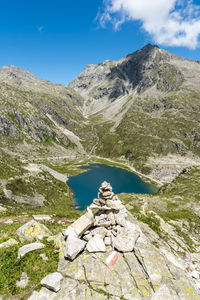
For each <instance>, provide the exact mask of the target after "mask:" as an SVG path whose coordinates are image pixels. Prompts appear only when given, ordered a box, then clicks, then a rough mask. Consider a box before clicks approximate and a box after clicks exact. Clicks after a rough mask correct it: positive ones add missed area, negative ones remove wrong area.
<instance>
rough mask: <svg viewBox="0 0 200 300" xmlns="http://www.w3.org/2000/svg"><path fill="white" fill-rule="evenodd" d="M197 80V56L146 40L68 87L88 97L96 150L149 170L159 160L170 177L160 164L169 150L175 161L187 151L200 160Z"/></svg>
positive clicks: (86, 106)
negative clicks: (189, 56) (184, 55)
mask: <svg viewBox="0 0 200 300" xmlns="http://www.w3.org/2000/svg"><path fill="white" fill-rule="evenodd" d="M199 81H200V63H199V62H198V61H192V60H187V59H184V58H182V57H178V56H176V55H174V54H172V53H169V52H167V51H164V50H162V49H160V48H158V47H157V46H152V45H147V46H146V47H144V48H142V49H141V50H139V51H136V52H134V53H132V54H130V55H128V56H126V57H125V58H122V59H121V60H119V61H105V62H103V63H101V64H98V65H89V66H86V68H85V69H84V70H83V72H82V73H81V74H80V75H79V77H78V78H76V79H75V80H73V81H72V82H71V83H70V85H69V86H70V87H72V88H73V89H74V90H75V91H76V92H78V93H79V94H81V95H82V96H83V97H84V99H85V100H84V104H83V114H85V115H86V116H88V118H89V120H91V121H92V122H93V123H95V124H96V127H97V128H96V130H97V132H98V134H99V137H100V138H99V144H98V146H97V148H96V153H97V154H98V155H100V156H102V155H104V156H108V157H114V158H117V157H125V158H126V159H128V160H129V161H131V163H132V164H134V165H135V167H136V168H137V169H140V170H142V171H143V172H149V173H150V172H151V171H152V169H154V168H155V165H156V164H157V166H158V170H157V173H158V176H160V177H161V176H163V180H165V177H166V181H167V177H168V171H167V170H166V174H162V172H163V169H164V166H163V165H162V167H160V168H159V165H160V162H161V161H163V158H164V157H167V156H168V155H169V154H175V156H174V158H175V160H176V163H175V161H174V162H172V163H174V164H177V160H178V159H177V157H178V158H179V159H180V160H181V157H183V156H184V157H187V159H188V163H189V165H192V164H195V161H198V163H199V159H198V157H199V155H200V139H199V136H200V127H199V114H198V112H199V109H200V87H199ZM103 123H104V129H105V130H103V128H102V127H103V126H101V125H102V124H103ZM160 156H161V159H160ZM171 159H172V157H171ZM187 159H186V160H187ZM165 161H166V160H165ZM153 164H154V166H153V168H152V165H153ZM180 164H181V165H182V163H181V162H180ZM186 165H187V164H186ZM174 171H175V173H176V170H173V172H174ZM152 174H154V175H155V169H154V172H153V173H152Z"/></svg>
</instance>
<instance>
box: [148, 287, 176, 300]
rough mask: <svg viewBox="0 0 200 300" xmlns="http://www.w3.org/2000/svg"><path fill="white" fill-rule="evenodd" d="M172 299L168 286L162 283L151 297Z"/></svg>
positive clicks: (156, 299)
mask: <svg viewBox="0 0 200 300" xmlns="http://www.w3.org/2000/svg"><path fill="white" fill-rule="evenodd" d="M161 299H163V300H174V297H173V296H172V295H171V293H170V291H169V289H168V287H167V286H166V285H165V284H163V285H162V286H161V287H160V288H159V289H158V290H157V291H156V292H155V294H154V295H153V296H152V297H151V300H161Z"/></svg>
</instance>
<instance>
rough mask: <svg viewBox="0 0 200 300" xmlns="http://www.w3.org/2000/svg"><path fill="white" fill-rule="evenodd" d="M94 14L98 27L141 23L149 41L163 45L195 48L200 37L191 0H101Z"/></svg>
mask: <svg viewBox="0 0 200 300" xmlns="http://www.w3.org/2000/svg"><path fill="white" fill-rule="evenodd" d="M103 2H104V9H103V12H101V13H99V14H98V20H99V22H100V24H101V26H103V27H104V26H106V24H107V22H112V23H113V25H114V28H115V29H118V28H119V26H120V25H121V24H122V23H124V22H125V21H127V20H129V21H130V20H137V21H140V22H141V26H142V28H143V29H144V30H145V31H146V32H148V33H149V34H150V35H151V36H152V38H153V40H154V41H155V42H156V43H158V44H162V45H167V46H184V47H188V48H191V49H195V48H197V47H198V44H199V36H200V6H198V5H195V4H194V2H193V0H104V1H103Z"/></svg>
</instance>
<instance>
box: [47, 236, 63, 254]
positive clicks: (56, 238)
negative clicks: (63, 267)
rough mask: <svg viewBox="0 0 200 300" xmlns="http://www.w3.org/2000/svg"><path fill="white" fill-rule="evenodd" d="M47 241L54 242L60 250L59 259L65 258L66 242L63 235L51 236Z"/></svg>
mask: <svg viewBox="0 0 200 300" xmlns="http://www.w3.org/2000/svg"><path fill="white" fill-rule="evenodd" d="M47 240H48V241H53V242H54V245H55V247H56V248H57V249H58V250H59V257H60V258H62V257H64V253H65V245H66V241H65V239H64V236H63V235H62V233H59V234H57V235H53V236H50V237H49V238H48V239H47Z"/></svg>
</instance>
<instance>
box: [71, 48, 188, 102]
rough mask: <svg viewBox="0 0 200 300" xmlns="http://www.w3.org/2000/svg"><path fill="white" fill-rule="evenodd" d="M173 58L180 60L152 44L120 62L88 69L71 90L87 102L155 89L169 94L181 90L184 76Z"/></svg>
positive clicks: (89, 66) (74, 82)
mask: <svg viewBox="0 0 200 300" xmlns="http://www.w3.org/2000/svg"><path fill="white" fill-rule="evenodd" d="M173 58H176V60H180V59H181V58H178V57H176V56H175V55H172V54H170V53H168V52H166V51H163V50H161V49H159V48H158V47H157V46H152V45H150V44H149V45H147V46H145V47H144V48H142V49H141V50H139V51H136V52H134V53H132V54H129V55H127V56H126V57H124V58H122V59H121V60H119V61H109V60H107V61H105V62H103V63H101V64H99V65H88V66H86V68H85V69H84V70H83V72H82V73H81V74H80V75H79V76H78V78H76V79H75V80H73V81H72V82H71V83H70V86H71V87H73V88H74V89H75V90H76V91H77V92H79V93H80V94H81V95H83V96H84V97H86V98H89V99H95V100H99V101H100V100H101V99H105V98H107V99H108V100H109V101H110V102H112V101H114V100H115V99H117V98H118V97H120V96H124V95H127V94H129V93H131V92H132V91H133V90H134V89H136V91H137V93H138V94H141V93H143V92H144V91H146V90H147V89H149V88H151V87H153V86H155V87H156V89H158V90H162V91H167V92H169V91H174V90H178V89H179V88H180V86H181V85H182V83H183V81H184V76H183V74H182V72H181V71H180V70H179V68H178V67H177V66H175V65H173V64H171V63H170V61H171V59H173ZM86 100H87V99H86Z"/></svg>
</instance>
